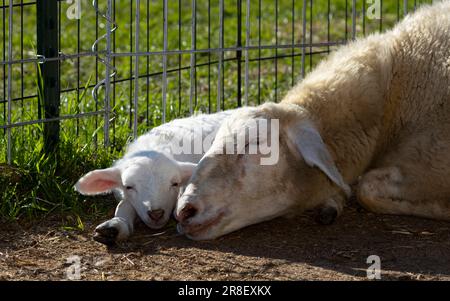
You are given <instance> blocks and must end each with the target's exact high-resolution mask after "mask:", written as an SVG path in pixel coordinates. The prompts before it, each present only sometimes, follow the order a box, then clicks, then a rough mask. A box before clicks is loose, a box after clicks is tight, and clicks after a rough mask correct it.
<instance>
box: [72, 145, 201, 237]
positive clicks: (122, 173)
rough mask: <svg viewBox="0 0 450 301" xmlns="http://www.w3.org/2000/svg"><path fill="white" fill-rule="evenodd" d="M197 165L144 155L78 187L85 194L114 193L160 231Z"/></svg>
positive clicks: (123, 161) (94, 173)
mask: <svg viewBox="0 0 450 301" xmlns="http://www.w3.org/2000/svg"><path fill="white" fill-rule="evenodd" d="M195 166H196V165H195V164H193V163H187V162H177V161H175V160H173V159H172V158H169V157H167V156H166V155H164V154H162V153H159V152H141V153H136V154H133V155H132V156H128V157H125V158H123V159H121V160H120V161H118V162H117V163H116V164H115V165H114V166H113V167H111V168H107V169H99V170H94V171H91V172H89V173H88V174H86V175H85V176H83V177H82V178H81V179H80V180H79V181H78V183H77V184H76V185H75V188H76V190H77V191H78V192H80V193H82V194H84V195H97V194H104V193H111V192H114V193H115V195H116V197H119V198H120V199H123V200H125V201H127V202H130V203H131V204H132V206H133V208H134V209H135V210H136V213H137V214H138V216H139V217H140V219H141V220H142V221H143V222H144V223H145V224H146V225H147V226H148V227H150V228H154V229H158V228H161V227H163V226H164V225H165V224H166V223H167V221H168V220H169V218H170V217H171V214H172V212H173V209H174V208H175V203H176V200H177V198H178V194H179V191H180V187H181V186H182V185H183V184H185V183H186V182H187V180H188V179H189V177H190V176H191V174H192V172H193V169H194V168H195Z"/></svg>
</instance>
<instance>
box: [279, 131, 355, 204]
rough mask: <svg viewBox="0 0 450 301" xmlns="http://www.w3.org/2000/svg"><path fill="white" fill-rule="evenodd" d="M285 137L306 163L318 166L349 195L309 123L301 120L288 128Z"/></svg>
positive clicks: (317, 135)
mask: <svg viewBox="0 0 450 301" xmlns="http://www.w3.org/2000/svg"><path fill="white" fill-rule="evenodd" d="M287 139H288V146H289V148H291V150H292V151H294V152H296V153H300V154H301V155H302V157H303V159H304V160H305V162H306V164H308V165H309V166H311V167H318V168H319V169H320V170H321V171H322V172H323V173H325V174H326V175H327V177H328V178H329V179H330V180H331V181H333V182H334V183H335V184H336V185H337V186H339V187H340V188H342V190H344V192H345V193H346V194H347V196H349V195H350V191H351V190H350V187H349V186H348V185H347V184H346V183H345V182H344V179H343V178H342V175H341V174H340V173H339V170H338V169H337V167H336V165H335V164H334V160H333V158H332V157H331V155H330V153H329V151H328V149H327V146H326V145H325V143H324V142H323V140H322V137H321V136H320V134H319V132H318V131H317V129H316V128H315V127H314V126H313V125H312V124H311V123H308V122H303V123H299V124H297V125H295V126H293V127H290V128H288V129H287Z"/></svg>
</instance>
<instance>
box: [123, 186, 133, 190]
mask: <svg viewBox="0 0 450 301" xmlns="http://www.w3.org/2000/svg"><path fill="white" fill-rule="evenodd" d="M125 189H126V190H128V191H130V190H134V186H126V187H125Z"/></svg>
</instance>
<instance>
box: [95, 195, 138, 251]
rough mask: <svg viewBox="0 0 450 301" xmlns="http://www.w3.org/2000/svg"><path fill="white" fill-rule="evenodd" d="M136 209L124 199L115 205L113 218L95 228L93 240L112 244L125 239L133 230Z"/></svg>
mask: <svg viewBox="0 0 450 301" xmlns="http://www.w3.org/2000/svg"><path fill="white" fill-rule="evenodd" d="M136 216H137V214H136V211H135V210H134V208H133V206H132V205H131V204H130V203H128V202H125V201H121V202H120V203H119V205H117V208H116V212H115V214H114V218H112V219H110V220H108V221H106V222H104V223H102V224H100V225H98V226H97V228H95V235H94V240H95V241H98V242H100V243H102V244H105V245H113V244H114V243H116V242H118V241H123V240H126V239H128V238H129V237H130V235H131V234H132V233H133V230H134V222H135V220H136Z"/></svg>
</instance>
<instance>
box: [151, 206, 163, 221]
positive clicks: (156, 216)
mask: <svg viewBox="0 0 450 301" xmlns="http://www.w3.org/2000/svg"><path fill="white" fill-rule="evenodd" d="M147 214H148V216H149V217H150V218H151V219H152V220H153V221H155V222H158V221H159V220H160V219H161V218H162V217H163V216H164V210H163V209H156V210H149V211H148V212H147Z"/></svg>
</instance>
